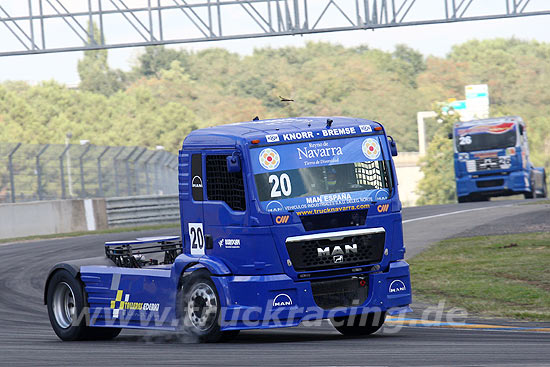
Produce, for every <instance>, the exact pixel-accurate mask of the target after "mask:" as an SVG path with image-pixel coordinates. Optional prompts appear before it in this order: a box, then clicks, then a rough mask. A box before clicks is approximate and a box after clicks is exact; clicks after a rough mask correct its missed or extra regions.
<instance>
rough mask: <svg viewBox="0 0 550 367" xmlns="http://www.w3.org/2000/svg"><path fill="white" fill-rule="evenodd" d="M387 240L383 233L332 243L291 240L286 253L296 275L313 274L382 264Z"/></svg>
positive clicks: (367, 234)
mask: <svg viewBox="0 0 550 367" xmlns="http://www.w3.org/2000/svg"><path fill="white" fill-rule="evenodd" d="M354 232H356V231H354ZM356 233H357V232H356ZM331 235H332V234H331ZM304 237H306V238H307V236H304ZM385 240H386V233H385V232H383V231H380V232H375V233H366V234H353V235H348V236H344V237H339V238H337V237H333V238H330V239H329V238H319V239H312V240H297V241H293V240H292V239H289V240H287V243H286V249H287V251H288V254H289V256H290V260H291V261H292V264H293V266H294V269H295V270H296V271H304V270H307V271H311V270H322V269H332V268H342V267H348V266H356V265H368V264H377V263H379V262H380V261H382V256H383V254H384V243H385Z"/></svg>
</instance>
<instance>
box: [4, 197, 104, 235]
mask: <svg viewBox="0 0 550 367" xmlns="http://www.w3.org/2000/svg"><path fill="white" fill-rule="evenodd" d="M106 228H107V211H106V206H105V200H104V199H83V200H55V201H35V202H28V203H15V204H1V205H0V239H3V238H15V237H26V236H34V235H48V234H57V233H68V232H80V231H94V230H98V229H106Z"/></svg>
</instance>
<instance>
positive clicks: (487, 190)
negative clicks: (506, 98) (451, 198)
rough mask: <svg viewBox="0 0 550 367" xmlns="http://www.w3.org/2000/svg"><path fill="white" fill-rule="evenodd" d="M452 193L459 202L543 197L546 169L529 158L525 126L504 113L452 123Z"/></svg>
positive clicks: (545, 191) (544, 193)
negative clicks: (453, 191)
mask: <svg viewBox="0 0 550 367" xmlns="http://www.w3.org/2000/svg"><path fill="white" fill-rule="evenodd" d="M453 137H454V143H455V144H454V147H455V153H454V166H455V177H456V193H457V197H458V202H459V203H464V202H468V201H481V200H489V198H490V197H491V196H505V195H514V194H524V196H525V198H526V199H530V198H534V197H546V196H547V194H546V193H547V188H546V172H545V170H544V168H537V167H534V166H533V165H532V164H531V161H530V160H529V144H528V141H527V128H526V125H525V123H524V122H523V120H522V119H521V117H518V116H506V117H498V118H491V119H483V120H475V121H468V122H461V123H457V124H455V127H454V131H453V134H452V135H449V138H451V139H452V138H453Z"/></svg>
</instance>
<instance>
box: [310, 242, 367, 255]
mask: <svg viewBox="0 0 550 367" xmlns="http://www.w3.org/2000/svg"><path fill="white" fill-rule="evenodd" d="M351 253H353V254H356V253H357V244H356V243H354V244H351V245H345V246H344V249H343V250H342V247H340V246H334V248H333V249H332V251H331V250H330V247H328V246H327V247H325V248H322V247H317V257H325V256H333V259H334V257H336V255H345V254H351ZM342 259H343V257H342Z"/></svg>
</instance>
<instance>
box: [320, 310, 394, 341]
mask: <svg viewBox="0 0 550 367" xmlns="http://www.w3.org/2000/svg"><path fill="white" fill-rule="evenodd" d="M352 317H353V319H352V320H350V317H349V316H340V317H334V318H332V319H330V322H331V323H332V326H334V328H335V329H336V330H338V331H339V332H340V334H342V335H346V336H365V335H370V334H373V333H375V332H377V331H378V329H380V328H381V327H382V325H383V324H384V321H386V313H385V312H373V313H368V314H364V315H353V316H352Z"/></svg>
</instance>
